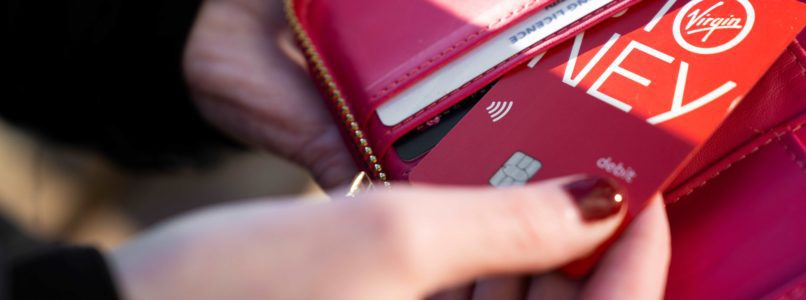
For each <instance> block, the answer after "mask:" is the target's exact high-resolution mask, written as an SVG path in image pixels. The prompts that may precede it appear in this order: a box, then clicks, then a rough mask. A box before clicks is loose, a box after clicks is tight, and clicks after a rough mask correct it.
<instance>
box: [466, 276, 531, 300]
mask: <svg viewBox="0 0 806 300" xmlns="http://www.w3.org/2000/svg"><path fill="white" fill-rule="evenodd" d="M525 285H526V279H525V278H522V277H520V276H500V277H493V278H487V279H482V280H480V281H479V282H477V283H476V289H475V290H474V291H473V300H520V299H523V298H524V296H525V294H526V293H525V291H526V286H525Z"/></svg>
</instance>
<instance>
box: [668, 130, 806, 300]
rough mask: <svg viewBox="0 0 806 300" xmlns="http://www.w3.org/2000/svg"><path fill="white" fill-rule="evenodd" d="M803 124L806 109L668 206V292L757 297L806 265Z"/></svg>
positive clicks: (677, 296)
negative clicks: (670, 253) (800, 138)
mask: <svg viewBox="0 0 806 300" xmlns="http://www.w3.org/2000/svg"><path fill="white" fill-rule="evenodd" d="M804 124H806V115H803V116H800V117H799V118H797V119H795V120H792V122H791V123H789V124H786V125H784V126H782V127H780V128H777V129H775V130H772V131H769V132H768V133H766V134H764V135H761V136H759V138H758V139H757V140H755V141H753V142H751V143H749V144H748V145H746V146H745V147H743V148H742V149H740V150H738V151H735V152H734V153H732V154H731V155H730V156H729V157H727V158H725V159H723V160H720V161H719V162H717V163H716V164H714V165H713V167H711V168H710V169H709V170H707V172H709V173H711V174H713V175H714V176H712V177H710V179H709V180H707V181H703V182H701V183H700V184H699V187H698V188H696V189H694V190H693V191H692V192H691V193H690V194H689V195H688V196H686V197H684V198H683V199H681V200H680V201H678V202H676V203H673V204H670V205H669V206H668V210H669V218H670V222H671V230H672V264H671V268H670V273H669V281H668V286H667V290H666V297H667V298H669V299H757V298H760V297H763V296H766V295H770V293H772V292H774V291H776V290H780V289H781V288H782V287H785V286H788V285H792V280H793V279H794V278H798V277H799V276H800V275H801V274H804V273H806V251H804V249H806V234H804V228H806V218H804V217H803V216H804V215H806V196H805V195H806V168H804V161H803V160H802V159H803V158H804V157H806V148H804V147H803V144H802V143H801V141H800V140H799V138H798V136H797V135H801V134H802V133H801V131H803V125H804ZM793 133H794V134H793ZM796 134H797V135H796ZM717 174H718V176H716V175H717Z"/></svg>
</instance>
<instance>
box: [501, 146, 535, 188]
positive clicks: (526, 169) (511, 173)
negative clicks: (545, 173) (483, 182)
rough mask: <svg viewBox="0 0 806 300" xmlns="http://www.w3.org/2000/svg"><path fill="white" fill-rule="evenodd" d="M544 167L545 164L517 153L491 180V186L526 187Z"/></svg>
mask: <svg viewBox="0 0 806 300" xmlns="http://www.w3.org/2000/svg"><path fill="white" fill-rule="evenodd" d="M542 166H543V164H541V163H540V161H538V160H536V159H534V158H533V157H531V156H529V155H526V154H525V153H523V152H520V151H518V152H515V154H512V156H511V157H510V158H509V159H508V160H507V161H506V162H505V163H504V166H502V167H501V169H499V170H498V172H495V175H493V177H492V178H490V185H492V186H494V187H506V186H513V185H524V184H526V182H527V181H529V179H531V178H532V177H534V176H535V174H537V171H538V170H540V168H541V167H542Z"/></svg>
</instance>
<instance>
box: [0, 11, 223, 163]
mask: <svg viewBox="0 0 806 300" xmlns="http://www.w3.org/2000/svg"><path fill="white" fill-rule="evenodd" d="M4 1H6V3H5V4H6V5H5V6H6V8H7V11H6V12H5V13H4V14H3V16H2V17H3V18H7V20H3V21H4V22H3V23H4V25H6V31H7V34H6V35H4V42H3V44H4V45H5V46H3V48H6V49H5V50H3V51H4V54H3V56H4V57H3V60H4V62H3V68H2V69H3V72H4V73H6V74H7V75H6V76H5V77H4V78H7V79H6V80H8V79H9V78H10V80H8V81H6V80H4V81H5V82H4V83H3V86H4V88H3V91H0V98H2V100H0V116H2V117H3V118H4V119H5V120H6V121H9V122H11V123H12V124H14V125H18V126H20V127H23V128H25V129H28V130H31V131H34V132H36V133H37V134H38V135H40V136H42V137H45V138H47V139H48V140H51V141H56V142H59V143H61V144H68V145H70V146H80V147H85V148H89V149H91V150H96V151H98V152H101V153H102V154H105V155H107V156H108V157H110V158H112V159H113V161H115V162H118V163H120V164H122V165H123V166H124V167H131V168H136V169H142V170H154V169H156V170H160V169H163V168H165V167H174V166H176V165H183V164H188V163H199V162H202V163H203V162H205V161H206V160H208V159H209V158H214V157H215V155H216V154H217V153H218V152H220V150H221V149H232V148H234V147H235V146H234V145H235V144H234V143H233V142H231V141H230V140H229V139H227V138H225V137H224V136H223V135H222V134H220V133H218V132H217V131H216V130H214V129H213V128H211V127H210V126H209V125H208V124H207V123H206V122H204V120H203V119H202V118H201V116H199V115H198V113H197V112H196V110H195V107H194V106H193V104H192V102H191V101H190V98H189V95H188V92H187V91H186V87H185V84H184V80H183V76H182V72H181V59H182V52H183V48H184V44H185V40H186V37H187V35H188V32H189V31H190V28H191V27H192V24H193V20H194V18H195V15H196V11H197V9H198V6H199V2H200V1H201V0H4Z"/></svg>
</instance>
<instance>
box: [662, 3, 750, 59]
mask: <svg viewBox="0 0 806 300" xmlns="http://www.w3.org/2000/svg"><path fill="white" fill-rule="evenodd" d="M755 21H756V12H755V10H754V9H753V5H752V4H750V1H749V0H724V1H714V0H693V1H691V2H689V3H687V4H686V5H685V6H683V8H681V9H680V12H678V13H677V16H676V17H675V19H674V24H673V25H672V26H673V27H672V34H673V35H674V39H675V41H677V44H679V45H680V47H683V48H684V49H686V50H688V51H690V52H693V53H697V54H716V53H722V52H725V51H728V50H730V49H731V48H733V47H736V45H738V44H739V43H741V42H742V40H744V38H746V37H747V35H748V34H750V31H751V30H752V29H753V24H754V23H755Z"/></svg>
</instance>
